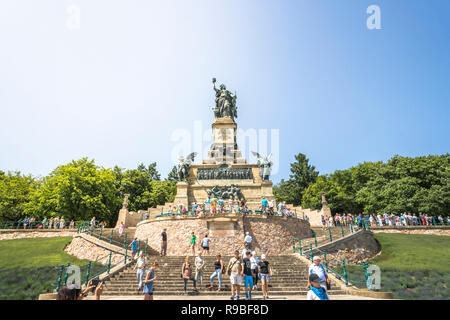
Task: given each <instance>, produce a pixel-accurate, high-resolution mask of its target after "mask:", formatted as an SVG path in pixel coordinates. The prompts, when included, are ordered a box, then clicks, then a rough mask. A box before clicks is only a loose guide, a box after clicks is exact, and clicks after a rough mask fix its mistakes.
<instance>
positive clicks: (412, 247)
mask: <svg viewBox="0 0 450 320" xmlns="http://www.w3.org/2000/svg"><path fill="white" fill-rule="evenodd" d="M374 236H375V239H377V241H378V242H379V243H380V244H381V248H382V249H381V254H380V255H379V256H377V257H376V258H375V259H373V260H371V261H370V263H372V264H376V265H378V266H379V267H380V268H381V269H382V270H396V271H407V272H413V271H435V272H439V273H446V272H450V237H447V236H434V235H422V234H392V233H376V234H374Z"/></svg>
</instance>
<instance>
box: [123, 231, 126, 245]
mask: <svg viewBox="0 0 450 320" xmlns="http://www.w3.org/2000/svg"><path fill="white" fill-rule="evenodd" d="M123 247H124V248H125V249H126V248H127V234H126V233H125V238H124V239H123Z"/></svg>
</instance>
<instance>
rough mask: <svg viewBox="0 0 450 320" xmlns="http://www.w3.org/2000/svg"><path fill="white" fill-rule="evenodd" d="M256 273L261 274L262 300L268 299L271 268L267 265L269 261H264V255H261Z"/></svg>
mask: <svg viewBox="0 0 450 320" xmlns="http://www.w3.org/2000/svg"><path fill="white" fill-rule="evenodd" d="M258 272H259V273H260V274H261V285H262V292H263V299H264V300H265V299H269V291H268V290H269V289H268V287H269V282H270V277H271V276H272V267H271V266H270V264H269V261H267V260H266V255H265V254H262V255H261V261H260V262H259V265H258Z"/></svg>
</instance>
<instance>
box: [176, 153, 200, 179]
mask: <svg viewBox="0 0 450 320" xmlns="http://www.w3.org/2000/svg"><path fill="white" fill-rule="evenodd" d="M196 155H197V152H192V153H191V154H189V155H188V156H187V157H186V159H184V158H183V157H180V159H179V162H178V166H177V173H178V179H179V180H180V181H186V179H187V177H189V170H190V168H191V163H192V162H193V161H194V158H195V156H196Z"/></svg>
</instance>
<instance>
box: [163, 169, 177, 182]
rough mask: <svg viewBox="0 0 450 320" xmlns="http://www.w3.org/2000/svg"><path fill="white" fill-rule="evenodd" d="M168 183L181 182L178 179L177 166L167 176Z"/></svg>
mask: <svg viewBox="0 0 450 320" xmlns="http://www.w3.org/2000/svg"><path fill="white" fill-rule="evenodd" d="M166 180H168V181H179V179H178V173H177V166H173V168H172V170H170V172H169V174H168V175H167V179H166Z"/></svg>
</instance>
